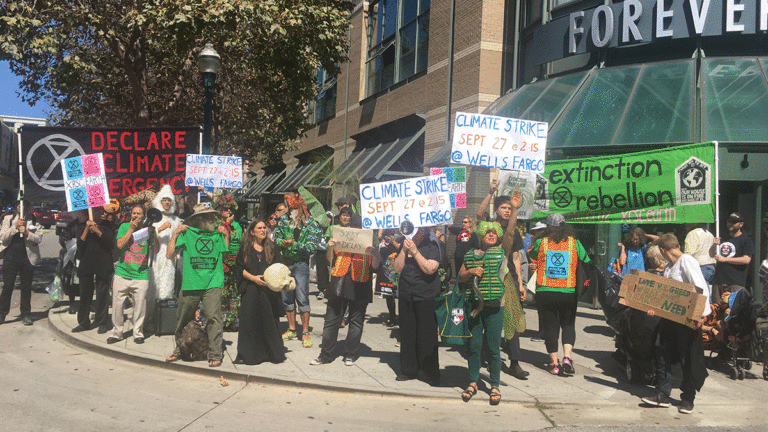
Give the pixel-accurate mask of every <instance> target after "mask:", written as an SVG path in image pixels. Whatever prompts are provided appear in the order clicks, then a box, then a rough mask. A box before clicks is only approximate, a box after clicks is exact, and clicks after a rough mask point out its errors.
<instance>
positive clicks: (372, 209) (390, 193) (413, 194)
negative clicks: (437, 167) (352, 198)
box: [360, 174, 453, 229]
mask: <svg viewBox="0 0 768 432" xmlns="http://www.w3.org/2000/svg"><path fill="white" fill-rule="evenodd" d="M360 197H361V198H362V199H361V200H360V204H361V205H360V211H361V212H362V218H363V228H364V229H379V228H398V227H399V226H400V222H402V221H404V220H406V219H407V220H410V221H411V222H413V225H414V226H416V227H422V226H432V225H443V224H446V225H450V224H451V223H452V222H453V215H452V214H451V189H450V187H449V184H448V179H447V177H446V175H445V174H440V175H434V176H427V177H415V178H409V179H403V180H393V181H388V182H382V183H368V184H362V185H360Z"/></svg>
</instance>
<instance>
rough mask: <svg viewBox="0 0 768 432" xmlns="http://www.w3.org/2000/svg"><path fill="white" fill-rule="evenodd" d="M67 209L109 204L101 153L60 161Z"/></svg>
mask: <svg viewBox="0 0 768 432" xmlns="http://www.w3.org/2000/svg"><path fill="white" fill-rule="evenodd" d="M61 170H62V172H63V176H64V190H65V192H66V193H65V195H66V198H67V210H69V211H76V210H85V209H88V208H93V207H101V206H104V205H107V204H109V191H108V189H107V176H106V174H105V173H104V158H103V156H102V155H101V153H93V154H89V155H85V156H76V157H73V158H68V159H64V160H62V161H61Z"/></svg>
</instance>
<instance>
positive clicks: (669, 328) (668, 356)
mask: <svg viewBox="0 0 768 432" xmlns="http://www.w3.org/2000/svg"><path fill="white" fill-rule="evenodd" d="M658 334H659V335H658V337H659V341H660V344H659V345H660V346H656V389H657V390H659V391H661V392H663V393H664V394H665V395H667V396H669V394H670V393H672V384H673V381H674V379H673V377H672V365H673V364H674V359H679V360H680V366H682V369H683V381H682V382H681V383H680V392H681V394H680V399H682V400H686V401H690V402H693V399H694V398H695V397H696V386H695V384H694V382H693V373H692V368H691V347H692V346H693V340H694V338H696V337H699V338H701V331H700V330H699V331H697V330H694V329H691V328H688V327H686V326H684V325H682V324H678V323H675V322H672V321H669V320H665V319H662V320H661V322H660V323H659V330H658Z"/></svg>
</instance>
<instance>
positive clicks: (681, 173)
mask: <svg viewBox="0 0 768 432" xmlns="http://www.w3.org/2000/svg"><path fill="white" fill-rule="evenodd" d="M711 173H712V167H711V166H710V165H709V164H708V163H706V162H704V161H702V160H701V159H698V158H696V157H694V156H691V157H690V158H689V159H688V160H687V161H685V162H684V163H683V164H682V165H680V166H679V167H677V169H675V194H676V198H677V205H683V206H684V205H696V204H709V203H710V196H711V193H710V192H711V191H710V187H711V186H710V185H711V183H712V181H711V179H710V176H711Z"/></svg>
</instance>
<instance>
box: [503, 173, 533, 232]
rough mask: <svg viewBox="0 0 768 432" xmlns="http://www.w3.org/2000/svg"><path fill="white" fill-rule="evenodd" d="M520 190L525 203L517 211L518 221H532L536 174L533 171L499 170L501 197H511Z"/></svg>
mask: <svg viewBox="0 0 768 432" xmlns="http://www.w3.org/2000/svg"><path fill="white" fill-rule="evenodd" d="M516 190H519V191H520V192H521V193H522V194H523V197H522V199H523V201H522V203H521V205H520V209H518V211H517V218H518V219H526V220H527V219H530V218H531V215H532V214H533V202H534V193H535V192H536V173H533V172H531V171H507V170H499V191H498V195H499V196H511V195H512V192H514V191H516Z"/></svg>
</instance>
